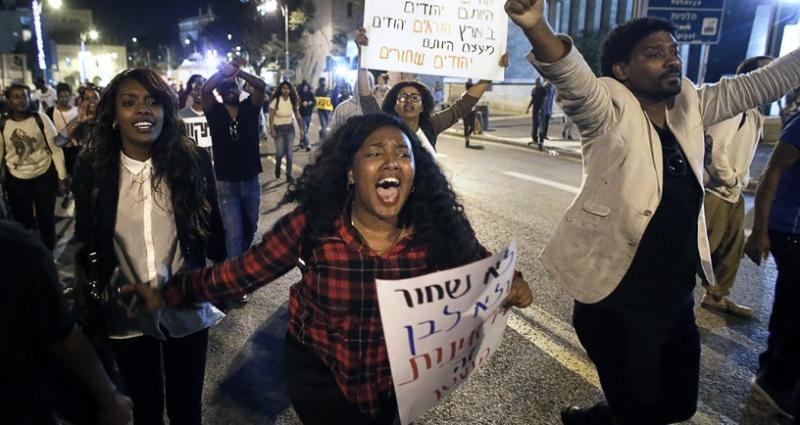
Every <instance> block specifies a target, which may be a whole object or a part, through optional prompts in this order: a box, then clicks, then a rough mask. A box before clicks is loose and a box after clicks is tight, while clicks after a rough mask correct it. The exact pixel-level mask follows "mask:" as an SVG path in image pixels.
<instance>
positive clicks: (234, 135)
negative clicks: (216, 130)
mask: <svg viewBox="0 0 800 425" xmlns="http://www.w3.org/2000/svg"><path fill="white" fill-rule="evenodd" d="M228 131H229V132H230V135H231V140H233V141H234V142H235V141H237V140H239V120H231V126H230V127H229V128H228Z"/></svg>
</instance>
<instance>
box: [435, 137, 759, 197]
mask: <svg viewBox="0 0 800 425" xmlns="http://www.w3.org/2000/svg"><path fill="white" fill-rule="evenodd" d="M444 134H447V135H448V136H455V137H464V133H463V132H461V131H458V130H456V129H453V128H449V129H447V130H445V131H444ZM471 138H472V139H474V140H480V141H483V142H490V143H498V144H501V145H509V146H517V147H520V148H527V149H530V151H531V152H534V153H539V154H542V155H547V152H548V151H553V152H556V153H558V156H562V157H565V158H568V159H572V160H577V161H580V160H581V159H582V158H581V154H580V153H577V152H574V151H570V150H565V149H560V148H554V147H547V144H545V149H546V150H545V151H540V150H538V149H534V148H532V147H529V146H528V145H527V144H522V143H519V142H516V141H513V140H509V139H507V138H504V137H498V136H492V135H490V134H485V133H481V134H473V135H472V137H471ZM757 187H758V180H757V179H754V178H751V179H750V182H749V183H748V184H747V187H746V188H744V190H743V192H744V193H747V194H750V195H754V194H755V193H756V188H757Z"/></svg>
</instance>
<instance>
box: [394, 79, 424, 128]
mask: <svg viewBox="0 0 800 425" xmlns="http://www.w3.org/2000/svg"><path fill="white" fill-rule="evenodd" d="M408 86H412V87H414V88H416V89H417V91H418V92H419V94H420V96H422V112H421V113H420V114H419V122H420V124H422V123H427V122H428V121H430V119H431V112H433V108H434V106H435V105H436V102H435V101H434V100H433V94H431V89H429V88H428V86H426V85H425V84H422V83H420V82H417V81H401V82H399V83H397V84H395V85H393V86H392V88H391V89H389V91H388V92H386V97H384V98H383V105H381V110H383V112H384V113H385V114H389V115H394V116H397V111H395V109H394V108H395V106H396V105H397V96H399V95H400V90H402V89H403V88H404V87H408Z"/></svg>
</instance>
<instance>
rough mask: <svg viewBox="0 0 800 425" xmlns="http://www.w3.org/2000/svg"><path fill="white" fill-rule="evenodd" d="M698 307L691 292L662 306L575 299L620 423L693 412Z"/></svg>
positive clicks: (582, 331)
mask: <svg viewBox="0 0 800 425" xmlns="http://www.w3.org/2000/svg"><path fill="white" fill-rule="evenodd" d="M693 307H694V300H693V298H692V295H691V293H688V294H686V297H685V298H683V299H679V300H671V301H668V300H665V302H663V303H659V304H658V305H649V304H644V303H643V304H635V303H620V304H609V303H604V302H603V301H601V302H600V303H597V304H582V303H579V302H576V303H575V309H574V312H573V323H574V325H575V331H576V332H577V334H578V338H579V339H580V341H581V344H582V345H583V347H584V348H585V349H586V352H587V353H588V354H589V358H591V360H592V361H593V362H594V364H595V366H596V367H597V372H598V374H599V376H600V384H601V385H602V387H603V392H604V393H605V396H606V400H607V401H608V407H609V408H610V411H611V412H612V414H613V416H614V419H616V421H617V423H619V424H622V425H654V424H668V423H673V422H680V421H684V420H687V419H689V418H690V417H692V416H693V415H694V412H695V410H696V408H697V396H698V384H699V371H700V334H699V332H698V330H697V325H696V324H695V319H694V310H693ZM605 422H606V423H608V424H611V423H612V419H611V418H610V417H609V418H605Z"/></svg>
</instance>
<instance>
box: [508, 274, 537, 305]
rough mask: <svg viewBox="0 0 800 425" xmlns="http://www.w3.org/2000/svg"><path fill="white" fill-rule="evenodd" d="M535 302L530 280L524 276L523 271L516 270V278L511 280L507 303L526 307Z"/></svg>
mask: <svg viewBox="0 0 800 425" xmlns="http://www.w3.org/2000/svg"><path fill="white" fill-rule="evenodd" d="M532 302H533V293H532V292H531V288H530V286H529V285H528V282H526V281H525V279H524V278H523V277H522V273H520V272H518V271H515V272H514V279H513V280H512V281H511V291H510V292H509V294H508V298H506V304H508V305H512V306H514V307H520V308H524V307H527V306H529V305H531V303H532Z"/></svg>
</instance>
